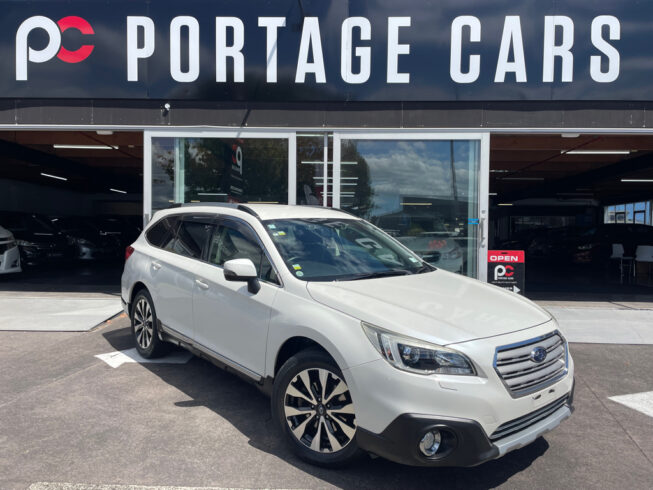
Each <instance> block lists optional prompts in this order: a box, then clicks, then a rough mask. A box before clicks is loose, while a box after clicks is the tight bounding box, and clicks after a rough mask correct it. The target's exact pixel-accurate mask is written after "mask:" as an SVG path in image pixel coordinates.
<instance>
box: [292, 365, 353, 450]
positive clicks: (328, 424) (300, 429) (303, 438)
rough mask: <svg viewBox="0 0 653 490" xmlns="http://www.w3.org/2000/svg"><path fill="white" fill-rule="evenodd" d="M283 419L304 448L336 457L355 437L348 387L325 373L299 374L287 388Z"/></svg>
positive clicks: (307, 372) (305, 371)
mask: <svg viewBox="0 0 653 490" xmlns="http://www.w3.org/2000/svg"><path fill="white" fill-rule="evenodd" d="M283 408H284V415H285V418H286V422H287V423H288V426H289V427H290V431H291V432H292V434H293V435H294V436H295V438H296V439H297V440H298V441H299V442H301V443H302V444H303V445H304V446H306V447H307V448H309V449H311V450H313V451H316V452H318V453H335V452H337V451H340V450H341V449H343V448H345V446H347V445H348V444H349V443H350V442H351V440H352V439H353V437H354V434H355V433H356V416H355V414H354V405H353V403H352V400H351V394H350V393H349V388H348V387H347V384H346V383H345V382H344V380H343V379H341V378H340V377H339V376H338V375H336V374H335V373H333V372H332V371H330V370H328V369H323V368H311V369H305V370H303V371H301V372H300V373H299V374H297V376H295V378H294V379H293V380H292V381H291V382H290V383H289V384H288V386H287V387H286V393H285V395H284V407H283Z"/></svg>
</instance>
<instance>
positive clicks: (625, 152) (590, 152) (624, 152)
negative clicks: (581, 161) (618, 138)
mask: <svg viewBox="0 0 653 490" xmlns="http://www.w3.org/2000/svg"><path fill="white" fill-rule="evenodd" d="M560 153H561V154H562V155H630V153H631V152H630V150H569V151H566V150H560Z"/></svg>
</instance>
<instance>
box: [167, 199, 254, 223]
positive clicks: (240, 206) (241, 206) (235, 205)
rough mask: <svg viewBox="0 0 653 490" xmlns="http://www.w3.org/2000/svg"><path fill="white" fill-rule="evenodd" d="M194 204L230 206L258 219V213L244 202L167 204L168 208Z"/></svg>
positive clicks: (192, 205) (219, 206) (188, 206)
mask: <svg viewBox="0 0 653 490" xmlns="http://www.w3.org/2000/svg"><path fill="white" fill-rule="evenodd" d="M196 206H210V207H217V208H230V209H237V210H239V211H243V212H245V213H247V214H251V215H252V216H254V217H255V218H258V219H260V217H259V215H258V214H257V213H256V212H255V211H254V210H253V209H252V208H250V207H248V206H245V205H244V204H239V203H232V202H184V203H175V204H171V205H170V206H168V208H169V209H173V208H190V207H196Z"/></svg>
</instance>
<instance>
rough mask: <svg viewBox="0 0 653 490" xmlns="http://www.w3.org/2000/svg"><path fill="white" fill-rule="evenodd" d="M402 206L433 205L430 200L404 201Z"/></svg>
mask: <svg viewBox="0 0 653 490" xmlns="http://www.w3.org/2000/svg"><path fill="white" fill-rule="evenodd" d="M401 205H402V206H431V205H432V203H430V202H402V203H401Z"/></svg>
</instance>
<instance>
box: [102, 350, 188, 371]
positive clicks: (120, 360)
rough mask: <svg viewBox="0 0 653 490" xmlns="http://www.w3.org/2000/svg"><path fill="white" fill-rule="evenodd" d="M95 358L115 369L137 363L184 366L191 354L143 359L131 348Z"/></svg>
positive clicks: (174, 353) (175, 354)
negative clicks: (129, 363)
mask: <svg viewBox="0 0 653 490" xmlns="http://www.w3.org/2000/svg"><path fill="white" fill-rule="evenodd" d="M95 357H97V358H98V359H100V360H101V361H104V362H106V363H107V364H108V365H109V366H111V367H112V368H117V367H120V366H122V365H123V364H125V363H127V362H137V363H139V364H145V363H153V364H186V363H187V362H188V361H189V360H190V358H191V357H193V354H191V353H190V352H184V351H179V352H172V353H170V354H168V355H167V356H165V357H159V358H157V359H145V358H144V357H142V356H141V355H140V354H139V353H138V351H137V350H136V347H133V348H131V349H127V350H121V351H114V352H107V353H106V354H97V355H95Z"/></svg>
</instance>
